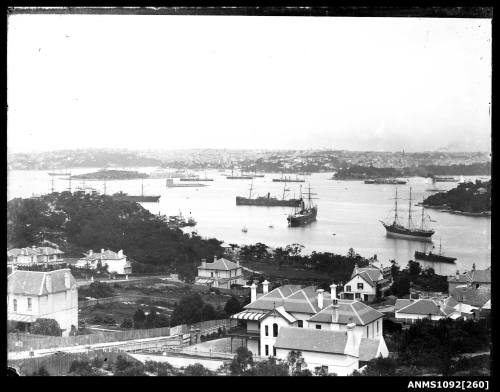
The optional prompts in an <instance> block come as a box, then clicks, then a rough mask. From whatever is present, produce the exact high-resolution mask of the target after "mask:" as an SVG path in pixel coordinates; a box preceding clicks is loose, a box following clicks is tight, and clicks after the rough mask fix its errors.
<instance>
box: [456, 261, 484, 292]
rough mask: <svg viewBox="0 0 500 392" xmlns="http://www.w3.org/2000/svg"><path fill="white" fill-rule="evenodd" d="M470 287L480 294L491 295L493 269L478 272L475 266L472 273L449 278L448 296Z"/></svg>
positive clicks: (457, 274)
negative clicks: (458, 289) (459, 289)
mask: <svg viewBox="0 0 500 392" xmlns="http://www.w3.org/2000/svg"><path fill="white" fill-rule="evenodd" d="M463 287H468V288H470V289H474V290H476V291H478V292H480V293H491V268H486V269H484V270H477V269H476V268H475V265H473V266H472V270H471V271H467V272H465V273H463V274H459V272H458V271H457V273H456V275H455V276H449V277H448V294H449V295H453V294H454V291H455V289H457V288H463Z"/></svg>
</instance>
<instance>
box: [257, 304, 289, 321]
mask: <svg viewBox="0 0 500 392" xmlns="http://www.w3.org/2000/svg"><path fill="white" fill-rule="evenodd" d="M269 316H275V317H281V318H284V319H285V320H286V321H288V322H289V323H294V322H295V321H297V319H296V318H295V317H293V316H292V315H291V314H290V313H288V312H287V311H286V310H285V308H284V307H283V306H278V307H277V308H274V309H273V310H271V311H270V312H268V313H267V314H266V315H265V316H264V317H262V318H261V319H260V320H264V319H265V318H267V317H269Z"/></svg>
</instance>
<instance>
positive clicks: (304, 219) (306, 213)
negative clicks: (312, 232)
mask: <svg viewBox="0 0 500 392" xmlns="http://www.w3.org/2000/svg"><path fill="white" fill-rule="evenodd" d="M313 194H314V193H311V185H309V189H308V192H307V196H308V197H307V205H306V203H305V202H304V200H303V198H302V197H301V203H300V209H299V210H297V209H296V210H295V211H294V213H293V214H290V215H288V217H287V221H288V226H291V227H294V226H304V225H307V224H309V223H311V222H314V221H315V220H316V215H317V213H318V206H316V205H314V204H313V202H312V200H313V198H312V197H311V195H313Z"/></svg>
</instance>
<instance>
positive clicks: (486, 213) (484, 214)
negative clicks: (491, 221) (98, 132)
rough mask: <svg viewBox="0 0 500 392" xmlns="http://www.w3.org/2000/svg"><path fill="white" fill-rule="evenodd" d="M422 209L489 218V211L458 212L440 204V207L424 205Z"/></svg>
mask: <svg viewBox="0 0 500 392" xmlns="http://www.w3.org/2000/svg"><path fill="white" fill-rule="evenodd" d="M423 207H425V208H430V209H433V210H439V211H440V212H449V213H450V214H455V215H464V216H471V217H477V218H484V217H491V211H481V212H468V211H458V210H452V209H451V208H450V207H448V206H447V205H446V204H441V205H427V204H424V205H423Z"/></svg>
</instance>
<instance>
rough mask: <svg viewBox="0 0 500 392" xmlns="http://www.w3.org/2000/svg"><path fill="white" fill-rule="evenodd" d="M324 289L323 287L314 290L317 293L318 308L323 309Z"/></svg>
mask: <svg viewBox="0 0 500 392" xmlns="http://www.w3.org/2000/svg"><path fill="white" fill-rule="evenodd" d="M324 291H325V290H323V289H319V290H316V292H317V293H318V308H320V309H323V292H324Z"/></svg>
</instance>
